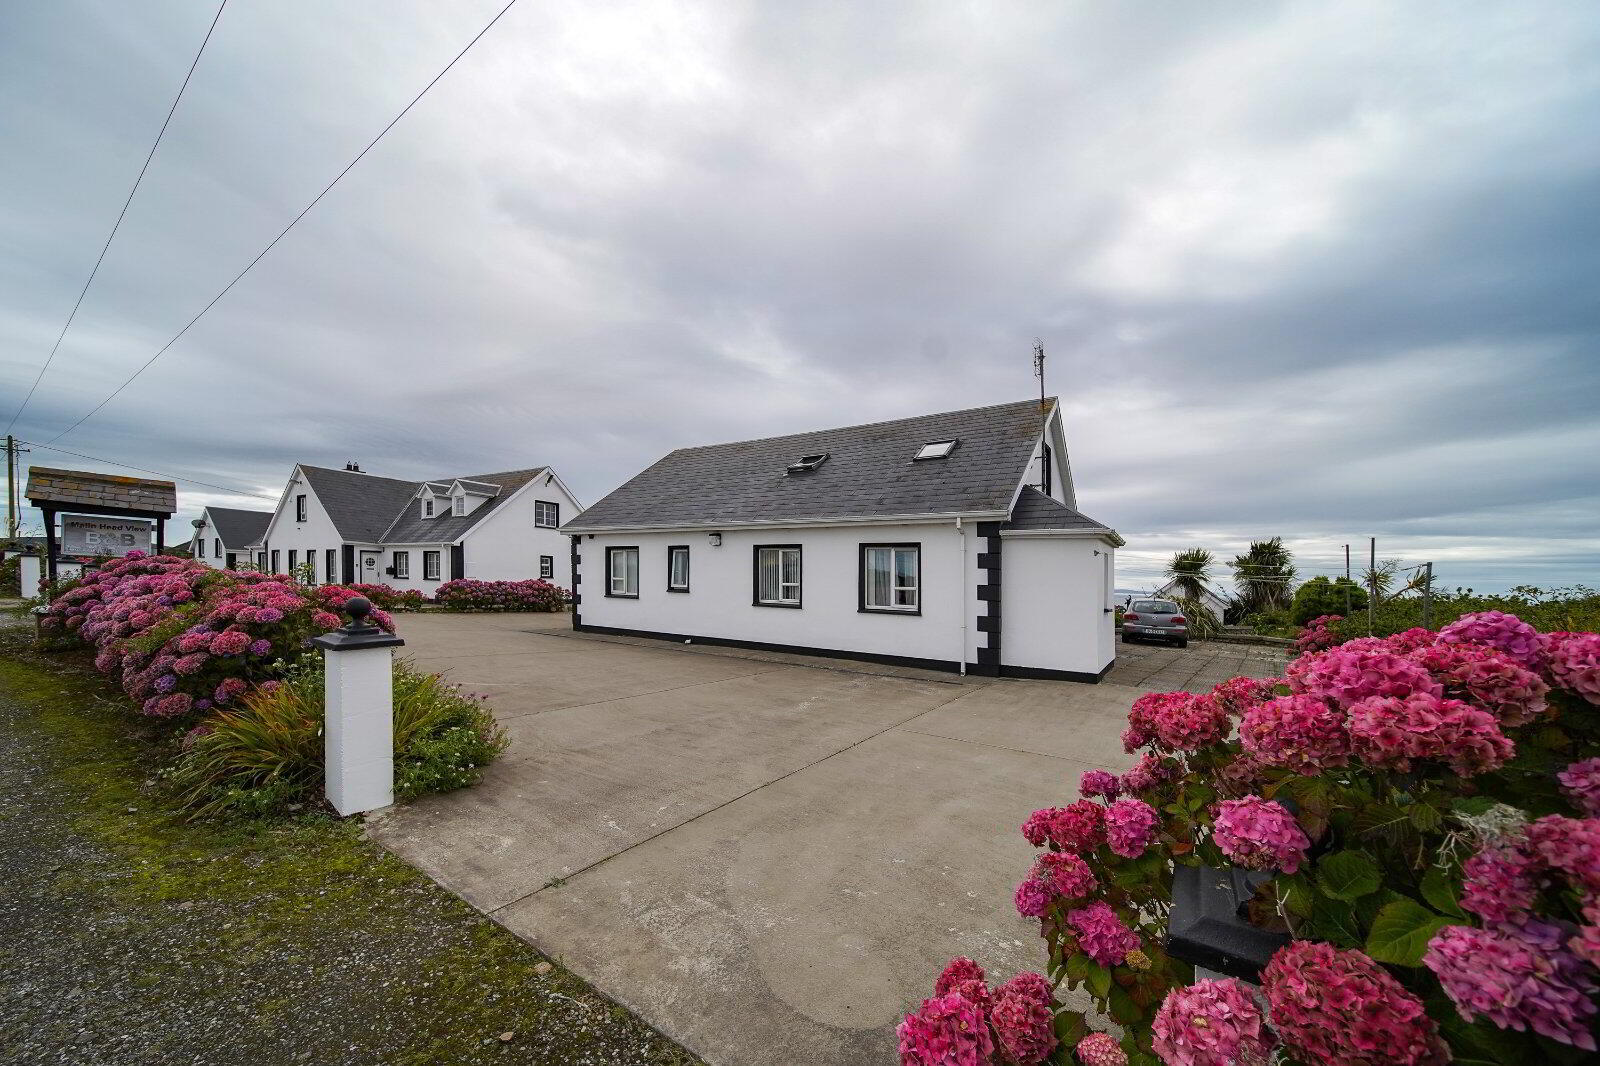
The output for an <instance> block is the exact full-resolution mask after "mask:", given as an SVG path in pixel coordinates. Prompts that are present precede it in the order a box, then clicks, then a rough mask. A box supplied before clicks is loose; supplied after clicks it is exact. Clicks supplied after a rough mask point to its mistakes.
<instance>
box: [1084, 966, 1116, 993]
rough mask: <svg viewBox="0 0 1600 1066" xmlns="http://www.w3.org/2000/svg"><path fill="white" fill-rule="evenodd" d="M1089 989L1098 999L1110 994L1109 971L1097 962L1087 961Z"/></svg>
mask: <svg viewBox="0 0 1600 1066" xmlns="http://www.w3.org/2000/svg"><path fill="white" fill-rule="evenodd" d="M1089 991H1090V992H1093V993H1094V995H1095V997H1096V998H1098V999H1104V998H1105V997H1106V996H1108V995H1110V994H1111V971H1110V970H1108V969H1106V968H1105V967H1104V966H1101V965H1100V964H1099V963H1098V962H1090V963H1089Z"/></svg>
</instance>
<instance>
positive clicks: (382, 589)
mask: <svg viewBox="0 0 1600 1066" xmlns="http://www.w3.org/2000/svg"><path fill="white" fill-rule="evenodd" d="M335 587H337V588H344V589H349V590H350V592H351V593H352V594H353V595H357V596H365V597H366V598H367V601H368V602H369V603H371V604H372V606H374V607H378V608H381V609H383V610H385V611H420V610H422V608H423V607H425V606H426V605H427V603H428V597H427V596H425V595H423V594H422V592H420V591H419V590H417V589H397V588H394V587H393V586H391V585H375V584H368V583H366V582H357V583H356V584H354V585H339V586H335Z"/></svg>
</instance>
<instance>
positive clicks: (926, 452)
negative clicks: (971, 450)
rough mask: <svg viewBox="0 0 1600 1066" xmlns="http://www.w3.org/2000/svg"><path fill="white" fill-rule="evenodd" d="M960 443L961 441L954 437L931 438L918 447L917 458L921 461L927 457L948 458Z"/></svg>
mask: <svg viewBox="0 0 1600 1066" xmlns="http://www.w3.org/2000/svg"><path fill="white" fill-rule="evenodd" d="M959 443H960V441H958V440H956V439H955V438H954V437H952V438H950V439H949V440H930V441H929V442H928V443H926V444H924V445H923V446H922V447H921V448H918V449H917V454H916V459H917V461H919V462H921V461H924V460H927V459H948V458H950V453H951V452H953V451H955V450H956V445H957V444H959Z"/></svg>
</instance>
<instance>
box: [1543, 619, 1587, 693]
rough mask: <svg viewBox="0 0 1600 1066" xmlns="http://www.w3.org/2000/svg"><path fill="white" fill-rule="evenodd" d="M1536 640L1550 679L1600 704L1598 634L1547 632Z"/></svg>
mask: <svg viewBox="0 0 1600 1066" xmlns="http://www.w3.org/2000/svg"><path fill="white" fill-rule="evenodd" d="M1539 643H1540V651H1541V653H1542V655H1543V657H1544V667H1545V671H1546V672H1547V673H1549V675H1550V679H1551V680H1552V681H1554V682H1555V683H1556V684H1557V685H1559V686H1561V687H1562V688H1564V689H1566V690H1567V691H1569V692H1576V693H1577V694H1578V695H1579V696H1581V697H1583V698H1584V699H1585V700H1588V701H1589V702H1590V703H1596V704H1600V633H1546V634H1544V636H1543V637H1541V638H1540V642H1539Z"/></svg>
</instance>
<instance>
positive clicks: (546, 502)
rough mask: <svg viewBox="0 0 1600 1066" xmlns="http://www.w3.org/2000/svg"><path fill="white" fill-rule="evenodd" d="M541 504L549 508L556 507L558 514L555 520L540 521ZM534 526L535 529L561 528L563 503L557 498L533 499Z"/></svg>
mask: <svg viewBox="0 0 1600 1066" xmlns="http://www.w3.org/2000/svg"><path fill="white" fill-rule="evenodd" d="M541 504H542V505H543V506H545V507H549V508H552V509H554V511H555V514H556V520H555V521H554V522H541V521H539V508H540V505H541ZM533 526H534V528H535V529H560V528H561V504H560V503H558V502H557V501H555V500H534V501H533Z"/></svg>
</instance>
